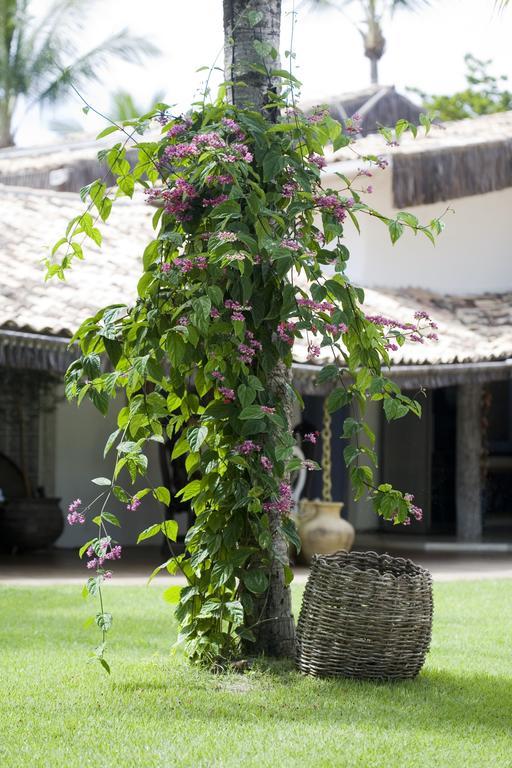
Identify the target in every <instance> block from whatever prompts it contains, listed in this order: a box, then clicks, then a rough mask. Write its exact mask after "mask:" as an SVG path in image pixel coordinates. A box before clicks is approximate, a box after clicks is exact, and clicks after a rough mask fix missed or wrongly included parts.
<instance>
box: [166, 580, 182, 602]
mask: <svg viewBox="0 0 512 768" xmlns="http://www.w3.org/2000/svg"><path fill="white" fill-rule="evenodd" d="M181 590H182V587H180V586H179V585H178V584H175V585H173V586H172V587H168V588H167V589H166V590H165V591H164V593H163V595H162V597H163V598H164V600H165V602H166V603H171V604H172V605H176V603H179V601H180V595H181Z"/></svg>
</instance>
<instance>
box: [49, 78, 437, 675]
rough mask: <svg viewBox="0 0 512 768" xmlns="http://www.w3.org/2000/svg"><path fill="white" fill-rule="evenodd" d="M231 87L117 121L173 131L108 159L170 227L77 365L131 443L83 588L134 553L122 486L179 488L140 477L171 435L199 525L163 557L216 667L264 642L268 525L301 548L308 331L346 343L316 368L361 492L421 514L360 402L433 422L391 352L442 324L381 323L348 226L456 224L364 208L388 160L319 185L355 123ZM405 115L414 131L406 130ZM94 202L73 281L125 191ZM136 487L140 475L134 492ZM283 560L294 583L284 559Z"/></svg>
mask: <svg viewBox="0 0 512 768" xmlns="http://www.w3.org/2000/svg"><path fill="white" fill-rule="evenodd" d="M277 74H278V75H281V76H283V77H284V76H287V75H286V72H284V73H283V72H282V71H279V72H278V73H277ZM287 77H288V79H289V78H290V76H287ZM222 96H223V94H221V97H220V98H219V100H218V101H217V102H216V103H214V104H206V105H205V104H200V105H197V108H196V109H195V110H193V111H192V112H191V113H190V114H189V115H188V116H187V117H183V118H182V117H177V118H171V117H170V116H169V114H168V112H167V107H166V105H158V107H157V109H156V111H155V112H153V113H150V114H148V115H145V116H144V117H143V118H141V119H140V120H137V121H130V122H128V123H125V124H124V126H123V127H122V128H121V131H122V133H123V134H125V135H126V136H128V137H132V136H133V135H134V134H135V133H137V134H143V133H144V132H145V131H147V130H148V129H154V125H155V121H157V123H158V122H159V123H161V124H163V127H162V130H161V134H160V136H156V137H155V138H153V136H154V134H152V135H150V138H149V139H147V140H144V141H139V142H137V148H138V162H136V163H134V164H132V165H130V162H129V161H128V159H127V156H126V142H127V140H128V139H126V141H124V142H120V143H118V144H116V145H115V146H114V147H113V148H112V149H111V150H109V151H107V152H104V153H103V155H102V156H103V157H104V158H105V159H106V161H107V162H108V165H109V168H110V169H111V171H112V173H113V174H114V175H115V177H116V180H117V193H116V194H117V195H128V196H132V195H133V194H134V189H135V187H136V185H142V187H144V193H145V194H146V196H147V200H148V202H149V203H150V204H152V205H154V206H155V208H156V212H155V215H154V218H153V224H154V228H155V236H154V239H152V240H151V242H149V244H148V246H147V248H146V250H145V252H144V255H143V272H142V275H141V278H140V281H139V284H138V298H137V301H136V303H135V304H134V306H131V307H128V306H121V305H115V306H110V307H106V308H104V309H101V310H100V311H99V312H98V313H97V314H96V315H95V316H94V317H90V318H88V319H87V320H85V322H84V323H83V324H82V326H81V327H80V329H79V330H78V331H77V333H76V336H75V340H76V341H78V343H79V344H80V347H81V350H82V357H81V358H80V359H79V360H77V361H76V362H75V363H73V364H72V365H71V367H70V369H69V371H68V373H67V377H66V391H67V395H68V397H70V398H73V397H76V398H77V399H78V402H80V401H81V400H82V399H83V398H84V397H88V398H90V399H91V400H92V401H93V403H94V404H95V405H96V406H97V407H98V408H99V409H100V410H101V411H102V412H105V411H106V409H107V408H108V405H109V401H110V400H112V399H113V398H114V397H115V396H116V393H117V392H118V391H119V390H124V392H125V395H126V398H127V405H126V406H125V407H124V408H122V409H121V411H120V413H119V417H118V429H117V430H116V431H115V432H114V433H113V434H112V435H111V436H110V438H109V440H108V443H107V446H106V451H108V450H110V449H112V448H115V450H116V451H117V461H116V465H115V471H114V474H113V477H112V478H111V479H108V478H98V479H96V481H95V482H97V483H99V484H100V485H101V484H104V485H105V491H104V493H103V494H102V495H101V498H98V499H96V500H95V502H97V503H100V502H101V507H100V512H99V514H98V515H97V517H96V518H95V520H96V522H97V523H98V536H97V537H96V538H95V539H94V540H92V541H90V542H87V543H86V544H85V545H84V547H83V548H82V554H83V552H85V551H87V554H88V555H89V557H90V560H89V563H88V566H89V567H90V568H91V569H92V570H94V571H95V575H93V576H91V578H90V579H89V582H88V590H89V591H90V592H91V593H96V592H98V591H99V592H100V596H101V584H102V582H103V580H104V579H105V578H106V577H108V576H109V574H110V572H109V571H107V570H106V566H107V565H108V563H109V561H110V560H112V559H115V558H116V557H118V556H119V555H120V548H119V547H118V545H116V544H115V541H114V539H113V538H112V535H113V534H112V531H113V530H114V529H115V526H116V525H118V520H117V519H116V518H115V516H113V515H112V514H111V512H109V510H108V502H109V499H110V496H111V494H114V495H115V496H116V497H117V498H118V499H120V500H121V501H123V502H125V503H126V504H127V505H128V506H129V508H130V509H134V508H136V507H137V506H138V505H139V504H140V503H141V500H142V499H143V497H144V496H145V495H146V494H148V493H152V494H153V495H154V496H155V498H157V499H158V500H159V501H161V502H162V503H163V504H164V505H165V504H167V503H168V501H169V492H168V490H167V489H166V488H163V487H159V488H151V487H148V486H147V484H146V483H145V477H146V471H147V456H146V454H145V446H146V444H147V441H150V440H157V441H159V442H164V441H165V440H166V439H167V438H169V439H171V440H172V441H173V445H174V447H173V450H172V456H171V457H170V458H171V459H175V458H177V457H179V456H182V455H185V454H186V468H187V470H188V474H189V478H190V481H189V483H188V484H187V485H186V486H185V487H184V488H182V489H181V491H180V492H179V494H178V495H179V496H180V497H181V499H182V500H183V501H188V500H189V501H190V502H191V504H192V507H193V510H194V512H195V515H196V522H195V525H194V526H193V527H192V528H191V529H190V530H189V532H188V534H187V539H186V543H187V551H186V553H185V554H184V555H181V556H179V557H172V556H171V557H170V558H169V560H167V561H166V562H165V563H163V564H162V565H161V566H160V569H164V568H167V570H169V571H170V572H174V571H176V569H178V568H179V569H180V570H181V571H182V572H183V573H184V574H185V576H186V578H187V581H188V586H187V587H186V588H184V589H183V590H181V593H180V590H179V589H177V588H176V589H175V590H174V592H171V593H170V594H169V598H170V599H171V600H172V599H175V600H176V601H177V600H178V599H179V605H178V608H177V616H178V619H179V622H180V625H181V634H180V639H181V640H183V641H185V642H186V645H187V651H188V653H189V655H190V656H191V657H192V658H194V659H201V660H204V661H208V662H211V663H213V662H215V661H218V660H222V659H224V658H227V657H229V656H231V655H232V654H233V653H236V651H237V649H238V648H239V645H240V642H241V641H251V639H253V637H254V635H253V630H254V628H255V627H256V626H257V625H258V616H259V613H260V611H261V600H262V599H263V598H264V595H265V593H266V590H267V587H268V583H269V582H268V573H269V571H270V566H271V563H272V560H273V558H274V557H275V552H274V549H273V545H272V534H273V530H272V521H273V520H275V519H277V520H278V523H279V525H280V527H281V531H282V534H283V535H284V536H285V537H286V538H287V539H288V540H289V542H290V543H291V544H294V545H296V546H299V541H298V537H297V534H296V530H295V526H294V523H293V521H292V519H291V516H290V515H291V511H292V510H291V491H290V485H289V483H288V481H287V476H288V474H289V473H290V472H291V471H292V470H293V469H294V468H296V467H297V462H298V461H299V460H297V459H294V458H292V448H293V445H294V440H293V437H292V435H291V433H290V431H289V428H288V417H287V408H288V401H289V398H290V397H298V398H299V401H300V396H299V395H298V394H297V393H296V392H295V391H294V390H293V388H292V387H291V386H290V384H288V383H287V381H286V377H284V378H283V377H282V376H281V375H278V372H279V371H280V369H285V370H286V369H290V367H291V365H292V346H293V344H294V342H295V341H296V340H298V339H303V340H304V341H303V343H305V344H307V346H308V351H309V356H310V358H311V359H312V360H314V359H315V358H316V357H318V356H319V355H320V354H321V350H322V349H323V348H325V349H327V350H328V351H329V352H330V353H331V354H332V359H333V362H332V363H330V364H328V365H326V366H324V367H323V368H322V369H321V370H320V369H319V375H318V380H319V381H320V382H328V383H330V385H331V386H332V391H331V393H330V395H329V401H328V402H329V408H330V410H331V412H334V411H337V410H339V409H342V408H345V407H346V406H351V407H352V415H351V416H350V417H348V418H347V419H346V420H345V427H344V432H343V438H344V439H345V440H346V441H347V446H346V448H345V459H346V462H347V465H348V467H349V469H350V479H351V483H352V488H353V489H354V492H355V494H356V496H357V497H358V498H359V497H361V496H363V495H364V494H368V495H369V497H370V498H371V499H372V501H373V505H374V507H375V511H376V512H377V513H378V514H379V515H382V516H383V517H384V518H386V519H391V520H394V521H395V522H396V523H404V522H407V521H408V520H409V519H410V516H411V515H413V516H418V515H419V514H421V513H420V510H418V508H417V507H415V506H414V504H413V500H412V497H411V496H410V495H407V494H405V495H404V494H403V493H402V492H400V491H398V490H396V489H394V488H392V487H391V485H389V484H380V485H379V484H377V483H376V482H375V481H374V476H373V467H374V466H375V463H376V454H375V452H374V449H373V447H372V444H373V441H374V436H373V434H372V433H371V431H370V430H369V428H368V426H367V425H366V424H365V422H364V418H363V414H364V408H365V404H366V403H367V401H368V400H375V401H381V402H382V404H383V408H384V411H385V414H386V416H387V418H388V419H394V418H399V417H401V416H403V415H405V414H406V413H408V412H409V411H413V412H414V413H416V414H418V415H419V414H420V406H419V404H418V403H417V402H415V401H414V400H411V399H410V398H408V397H406V396H404V395H402V394H401V393H400V391H399V388H398V387H397V386H396V384H394V383H393V382H392V381H391V380H390V379H389V378H387V377H386V376H385V374H384V373H383V368H385V367H386V365H387V364H388V363H389V350H390V348H395V347H397V345H401V344H403V343H404V341H405V339H406V338H409V340H411V341H417V342H418V341H419V342H422V341H423V340H424V337H425V336H434V335H435V334H433V333H432V327H433V323H432V322H431V321H430V319H429V318H428V317H427V316H425V315H424V314H423V313H418V314H417V316H416V317H415V319H413V320H412V321H411V322H410V323H407V324H405V325H403V324H402V325H401V324H399V323H397V322H394V321H393V320H391V319H389V318H385V317H367V316H366V315H365V313H364V311H363V310H362V309H361V303H362V301H363V299H364V294H363V291H362V290H361V289H360V288H357V287H354V286H352V285H351V284H350V281H349V280H348V278H347V276H346V274H345V270H346V265H347V260H348V258H349V253H348V250H347V248H346V247H345V245H344V244H343V242H342V239H343V231H344V226H346V224H347V223H348V224H350V225H354V226H356V227H359V223H358V219H359V217H360V216H361V215H367V216H372V217H377V218H379V219H381V220H382V221H383V223H384V224H385V225H386V227H387V228H388V230H389V234H390V236H391V239H392V240H393V242H394V241H396V240H397V239H398V238H399V237H400V236H401V234H402V232H403V231H404V229H405V228H409V229H411V230H412V231H413V232H414V233H417V232H420V233H423V234H425V235H426V236H428V237H429V238H430V239H433V237H434V235H435V234H437V233H439V231H440V229H441V223H440V222H439V220H434V221H432V222H431V223H430V224H429V225H428V226H422V225H420V224H419V222H418V221H417V219H416V218H415V217H414V216H413V215H412V214H409V213H399V214H398V216H397V217H396V218H395V219H392V220H390V219H388V218H386V217H385V216H382V215H381V214H379V213H378V212H377V211H375V210H374V209H373V208H372V207H371V206H369V205H368V204H367V203H365V202H364V201H363V200H362V197H361V195H362V194H363V193H364V192H370V191H371V188H370V189H368V188H364V189H363V188H362V186H361V184H362V181H365V180H366V177H367V176H368V175H371V172H370V171H369V170H368V167H369V166H371V164H378V165H381V166H383V165H384V164H385V161H383V160H382V159H380V158H378V157H369V158H365V160H366V170H364V171H363V170H362V171H361V173H360V174H358V175H357V176H356V178H355V179H352V180H351V179H349V178H346V177H341V187H342V190H341V191H334V190H329V189H324V188H323V187H322V186H321V170H322V169H323V168H324V166H325V164H326V160H325V158H324V156H323V152H324V148H325V146H326V145H331V144H332V146H333V147H334V149H338V148H340V147H344V146H346V145H348V144H350V143H351V141H352V139H351V132H354V131H355V127H354V126H349V127H348V135H345V134H344V133H343V132H342V128H341V126H340V125H339V124H338V123H337V122H335V121H334V120H332V119H331V118H330V117H329V116H328V115H327V114H326V113H323V112H321V113H317V114H315V115H313V116H312V117H304V116H303V115H301V114H300V113H299V112H298V111H297V110H295V109H293V108H292V109H285V105H284V104H283V103H282V102H280V101H278V100H277V97H276V104H272V105H270V107H271V108H272V109H273V110H275V108H276V107H277V108H279V109H281V110H282V114H283V117H282V118H281V119H280V120H279V122H277V123H271V122H270V121H269V120H267V119H266V118H265V117H264V116H263V115H261V114H260V113H258V112H253V111H250V110H247V109H243V110H242V109H237V108H235V107H233V106H232V105H230V104H228V103H226V102H225V101H224V99H223V97H222ZM408 127H409V126H408V124H406V123H400V124H399V125H398V126H397V129H396V136H399V135H400V133H401V132H403V130H405V129H406V128H408ZM118 129H119V127H118V126H115V125H114V126H111V127H109V128H107V129H106V130H105V131H104V132H103V134H102V135H105V134H107V133H110V132H114V131H116V130H118ZM413 130H416V129H415V128H413ZM82 194H83V198H84V200H85V199H86V198H87V199H89V200H90V206H89V210H88V211H87V212H85V213H84V214H82V215H80V216H78V217H76V219H74V220H73V221H72V222H70V224H69V227H68V230H67V233H66V236H65V237H63V238H62V239H61V240H60V241H59V242H58V243H57V244H56V246H55V248H54V258H55V259H56V260H55V261H49V263H48V270H49V274H50V276H51V275H58V276H59V277H64V274H65V270H66V269H67V268H68V267H69V266H70V265H71V263H72V262H73V260H74V259H76V258H81V257H82V256H83V251H82V245H81V240H82V239H83V238H84V237H88V238H90V239H92V240H93V241H94V242H96V243H100V242H101V233H100V231H99V229H98V228H97V226H96V224H97V220H98V219H99V218H101V219H102V220H103V221H105V220H106V219H107V218H108V215H109V213H110V210H111V206H112V196H111V194H110V195H109V193H108V192H107V189H106V187H105V184H104V183H102V182H101V181H99V180H98V181H96V182H94V183H93V184H91V185H90V186H89V187H87V188H86V189H84V190H83V191H82ZM92 207H94V209H95V211H96V212H97V215H96V221H95V220H94V219H93V216H92V213H91V210H92ZM59 254H62V255H61V256H60V258H59ZM105 357H106V358H107V359H108V361H109V365H110V368H109V369H108V370H105V368H104V367H102V358H105ZM281 372H282V371H281ZM312 437H313V438H314V436H312ZM299 463H300V462H299ZM308 468H309V469H311V468H314V466H313V465H312V464H311V463H308ZM129 481H131V482H132V483H137V484H138V485H137V490H136V491H132V490H129V488H128V487H127V482H128V483H129ZM139 485H141V486H142V487H139ZM79 507H80V505H79V504H78V503H77V504H76V505H75V506H73V509H72V510H71V512H70V514H71V515H72V519H71V520H70V522H73V523H76V522H78V523H80V522H81V521H82V519H83V512H80V511H79ZM84 511H85V510H84ZM77 515H79V517H78V518H77ZM112 526H114V528H113V527H112ZM160 532H163V533H164V534H165V535H166V536H167V537H168V538H170V539H173V538H174V536H175V534H176V524H175V523H174V522H173V521H166V522H165V523H159V522H155V524H154V525H153V526H151V528H149V529H148V530H146V531H144V532H142V533H141V535H140V537H139V540H142V539H146V538H148V537H151V536H153V535H157V534H159V533H160ZM282 566H283V568H284V569H285V571H286V579H287V580H288V581H289V580H291V578H292V574H291V571H290V569H289V567H288V565H287V563H285V562H283V563H282ZM157 570H158V569H157ZM98 624H99V626H100V628H101V629H102V631H103V634H105V632H106V631H107V630H108V628H109V626H110V624H111V617H110V614H105V613H104V611H103V607H102V608H101V612H100V614H99V615H98ZM103 649H104V646H103V645H102V646H100V649H99V651H98V655H99V657H100V659H102V660H103ZM103 662H104V660H103ZM104 663H105V662H104Z"/></svg>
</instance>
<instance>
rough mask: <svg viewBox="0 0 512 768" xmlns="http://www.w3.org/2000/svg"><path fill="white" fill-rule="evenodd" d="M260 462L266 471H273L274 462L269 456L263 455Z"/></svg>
mask: <svg viewBox="0 0 512 768" xmlns="http://www.w3.org/2000/svg"><path fill="white" fill-rule="evenodd" d="M260 464H261V466H262V467H263V469H264V470H265V472H272V470H273V469H274V465H273V464H272V462H271V461H270V459H269V458H268V457H267V456H262V457H261V458H260Z"/></svg>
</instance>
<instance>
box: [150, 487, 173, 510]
mask: <svg viewBox="0 0 512 768" xmlns="http://www.w3.org/2000/svg"><path fill="white" fill-rule="evenodd" d="M153 496H154V497H155V499H156V500H157V501H159V502H160V503H161V504H163V505H164V506H165V507H168V506H169V504H170V502H171V494H170V492H169V489H168V488H166V487H165V486H164V485H159V486H158V487H157V488H155V489H154V490H153Z"/></svg>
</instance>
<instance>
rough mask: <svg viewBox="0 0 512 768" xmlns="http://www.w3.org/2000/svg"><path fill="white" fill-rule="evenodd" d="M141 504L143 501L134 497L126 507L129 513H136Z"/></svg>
mask: <svg viewBox="0 0 512 768" xmlns="http://www.w3.org/2000/svg"><path fill="white" fill-rule="evenodd" d="M141 503H142V502H141V500H140V499H138V498H137V497H136V496H134V497H133V499H132V500H131V501H130V502H129V503H128V504H127V505H126V509H127V510H128V512H136V511H137V510H138V508H139V507H140V505H141Z"/></svg>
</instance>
